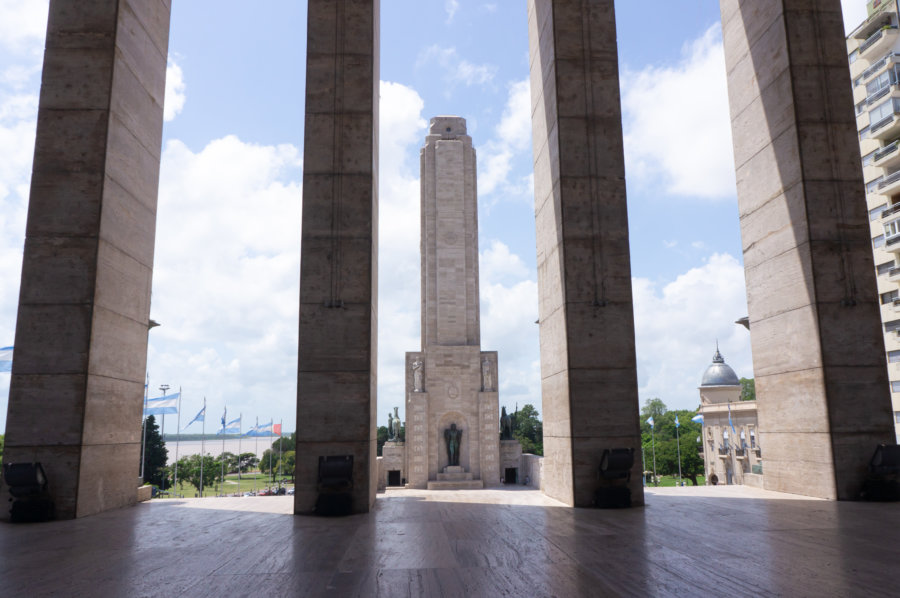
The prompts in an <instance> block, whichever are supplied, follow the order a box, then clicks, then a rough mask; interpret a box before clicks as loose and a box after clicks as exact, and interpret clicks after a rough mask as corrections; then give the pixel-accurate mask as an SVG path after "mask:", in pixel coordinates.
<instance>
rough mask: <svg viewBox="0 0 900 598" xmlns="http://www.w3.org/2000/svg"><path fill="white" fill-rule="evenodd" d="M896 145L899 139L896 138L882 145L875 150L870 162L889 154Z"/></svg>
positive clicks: (893, 150)
mask: <svg viewBox="0 0 900 598" xmlns="http://www.w3.org/2000/svg"><path fill="white" fill-rule="evenodd" d="M898 147H900V139H896V140H894V141H892V142H891V143H889V144H887V145H886V146H884V147H883V148H881V149H880V150H877V151H876V152H875V155H874V156H872V162H878V161H879V160H881V159H882V158H884V157H886V156H888V155H889V154H892V153H894V152H895V151H897V148H898Z"/></svg>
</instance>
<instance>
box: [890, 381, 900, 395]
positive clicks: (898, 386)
mask: <svg viewBox="0 0 900 598" xmlns="http://www.w3.org/2000/svg"><path fill="white" fill-rule="evenodd" d="M891 392H900V380H891Z"/></svg>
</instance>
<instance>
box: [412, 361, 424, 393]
mask: <svg viewBox="0 0 900 598" xmlns="http://www.w3.org/2000/svg"><path fill="white" fill-rule="evenodd" d="M412 368H413V391H414V392H422V360H421V359H419V358H418V357H416V360H415V361H414V362H413V364H412Z"/></svg>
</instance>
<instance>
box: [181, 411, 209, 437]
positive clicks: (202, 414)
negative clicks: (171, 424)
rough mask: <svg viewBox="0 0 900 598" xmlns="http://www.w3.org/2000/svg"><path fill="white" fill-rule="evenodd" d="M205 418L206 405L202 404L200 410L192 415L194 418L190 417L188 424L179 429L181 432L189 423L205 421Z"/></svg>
mask: <svg viewBox="0 0 900 598" xmlns="http://www.w3.org/2000/svg"><path fill="white" fill-rule="evenodd" d="M205 420H206V405H204V406H203V409H201V410H200V411H199V412H198V413H197V415H195V416H194V419H192V420H191V421H189V422H188V425H187V426H185V427H183V428H181V431H182V432H183V431H184V430H187V429H188V427H190V425H191V424H192V423H194V422H202V421H205Z"/></svg>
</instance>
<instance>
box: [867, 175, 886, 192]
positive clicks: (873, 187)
mask: <svg viewBox="0 0 900 598" xmlns="http://www.w3.org/2000/svg"><path fill="white" fill-rule="evenodd" d="M883 178H884V177H883V176H880V177H878V178H877V179H874V180H871V181H869V182H868V183H866V193H875V192H876V191H878V184H879V183H881V180H882V179H883Z"/></svg>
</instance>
